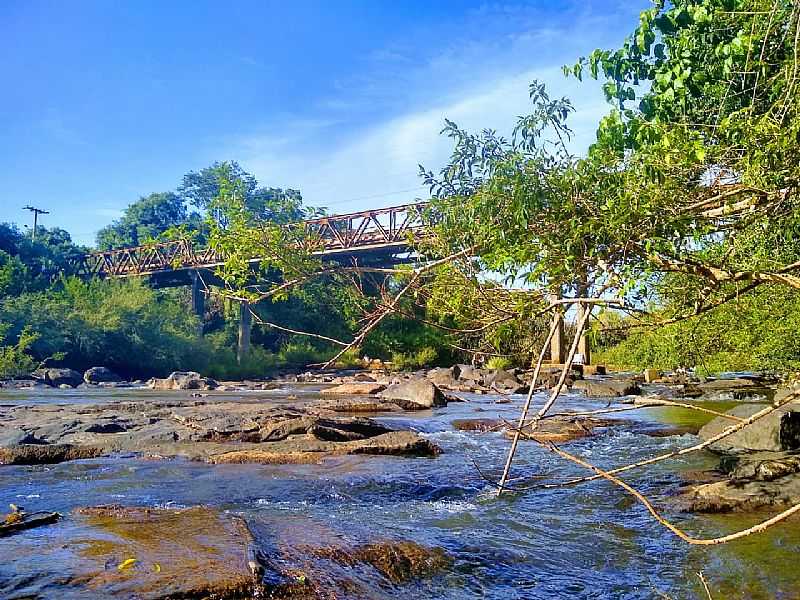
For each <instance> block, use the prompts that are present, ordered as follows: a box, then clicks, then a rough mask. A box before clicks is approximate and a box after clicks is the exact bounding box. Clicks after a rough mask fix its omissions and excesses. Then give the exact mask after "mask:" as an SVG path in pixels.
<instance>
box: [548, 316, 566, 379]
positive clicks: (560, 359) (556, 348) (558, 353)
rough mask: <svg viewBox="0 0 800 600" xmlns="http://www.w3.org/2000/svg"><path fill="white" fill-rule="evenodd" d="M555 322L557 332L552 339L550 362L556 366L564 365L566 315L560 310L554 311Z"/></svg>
mask: <svg viewBox="0 0 800 600" xmlns="http://www.w3.org/2000/svg"><path fill="white" fill-rule="evenodd" d="M553 322H554V323H555V326H556V331H555V333H554V334H553V337H552V338H550V362H551V363H552V364H554V365H562V364H564V358H565V357H566V356H565V355H566V352H565V348H564V313H563V311H562V310H561V309H560V308H556V309H555V310H554V311H553Z"/></svg>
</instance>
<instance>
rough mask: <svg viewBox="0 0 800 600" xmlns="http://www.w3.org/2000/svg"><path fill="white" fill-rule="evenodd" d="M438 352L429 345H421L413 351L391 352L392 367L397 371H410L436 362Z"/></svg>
mask: <svg viewBox="0 0 800 600" xmlns="http://www.w3.org/2000/svg"><path fill="white" fill-rule="evenodd" d="M437 358H438V352H437V351H436V348H432V347H431V346H423V347H422V348H420V349H419V350H417V351H416V352H413V353H407V354H406V353H402V352H395V353H393V354H392V367H393V368H395V369H397V370H398V371H410V370H413V369H421V368H422V367H430V366H433V365H434V364H436V359H437Z"/></svg>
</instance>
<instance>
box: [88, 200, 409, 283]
mask: <svg viewBox="0 0 800 600" xmlns="http://www.w3.org/2000/svg"><path fill="white" fill-rule="evenodd" d="M424 206H425V203H417V204H404V205H402V206H392V207H389V208H381V209H377V210H367V211H362V212H355V213H349V214H344V215H332V216H327V217H321V218H318V219H310V220H307V221H303V226H304V227H305V228H306V230H307V231H309V232H310V233H312V234H314V236H315V238H316V239H319V240H320V243H321V245H320V247H319V249H318V250H315V251H314V252H313V253H314V254H316V255H318V256H324V257H330V258H331V259H335V258H340V257H344V258H347V257H372V258H375V259H377V260H387V259H391V257H392V256H394V255H396V254H400V253H403V252H406V251H408V250H409V246H408V238H409V235H410V234H417V235H419V234H420V233H422V232H424V229H425V226H424V223H423V221H422V218H421V212H422V210H421V209H422V208H424ZM258 260H259V258H258V257H254V258H253V261H252V262H254V263H255V262H258ZM223 262H224V257H223V256H221V255H220V254H218V253H217V252H215V251H214V250H212V249H210V248H194V246H193V244H192V243H191V242H190V241H188V240H176V241H173V242H164V243H159V244H148V245H146V246H136V247H132V248H121V249H119V250H109V251H106V252H94V253H91V254H87V255H85V256H83V257H82V258H81V259H80V260H79V262H78V264H77V265H76V268H75V272H76V274H77V275H78V276H79V277H101V278H123V277H141V276H146V275H149V276H155V275H160V274H170V273H177V272H179V271H191V270H196V269H213V268H214V267H217V266H219V265H221V264H222V263H223Z"/></svg>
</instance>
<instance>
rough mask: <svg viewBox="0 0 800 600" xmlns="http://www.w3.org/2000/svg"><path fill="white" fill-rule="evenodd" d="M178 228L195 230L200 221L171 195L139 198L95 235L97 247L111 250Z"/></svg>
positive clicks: (182, 202) (197, 216)
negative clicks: (184, 227) (186, 227)
mask: <svg viewBox="0 0 800 600" xmlns="http://www.w3.org/2000/svg"><path fill="white" fill-rule="evenodd" d="M182 225H187V226H188V227H189V228H190V229H195V230H196V229H198V228H199V227H200V225H201V218H200V216H199V215H198V214H197V213H194V212H193V213H189V211H188V210H187V208H186V205H185V203H184V201H183V199H182V198H181V197H180V196H178V195H177V194H175V193H173V192H160V193H154V194H150V195H149V196H142V197H141V198H139V200H137V201H136V202H134V203H133V204H131V205H130V206H128V208H126V209H125V212H124V214H123V215H122V217H120V218H119V219H117V220H116V221H114V222H113V223H112V224H111V225H109V226H107V227H104V228H103V229H101V230H100V231H99V232H98V233H97V247H98V248H99V249H101V250H112V249H115V248H125V247H128V246H139V245H142V244H144V243H146V242H148V241H152V240H155V239H157V238H158V237H159V236H160V235H161V234H163V233H164V232H165V231H168V230H169V229H171V228H173V227H179V226H182Z"/></svg>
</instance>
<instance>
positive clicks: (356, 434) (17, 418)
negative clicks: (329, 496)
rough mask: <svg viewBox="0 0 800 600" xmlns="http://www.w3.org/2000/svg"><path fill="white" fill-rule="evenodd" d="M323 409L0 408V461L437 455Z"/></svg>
mask: <svg viewBox="0 0 800 600" xmlns="http://www.w3.org/2000/svg"><path fill="white" fill-rule="evenodd" d="M330 413H331V411H320V410H319V409H316V408H314V409H311V408H308V409H301V408H297V409H295V408H289V409H286V408H279V407H275V406H269V405H265V404H263V403H261V402H243V401H237V402H232V401H226V400H191V399H183V400H176V401H173V402H163V401H161V402H119V403H106V404H71V405H40V406H4V407H0V464H42V463H56V462H62V461H65V460H73V459H77V458H91V457H96V456H100V455H108V454H113V453H120V452H135V453H140V454H143V455H145V456H154V457H175V456H180V457H185V458H188V459H191V460H199V461H207V462H212V463H217V462H257V463H270V462H273V463H274V462H317V461H319V460H320V459H322V458H324V457H327V456H335V455H341V454H385V455H407V456H435V455H436V454H438V452H439V449H438V448H437V447H436V446H435V445H434V444H432V443H429V442H428V441H427V440H425V439H424V438H422V437H420V436H419V435H418V434H416V433H413V432H410V431H395V430H393V429H392V428H390V427H387V426H384V425H382V424H380V423H378V422H376V421H372V420H370V419H364V418H356V417H340V416H335V415H334V416H330Z"/></svg>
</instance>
